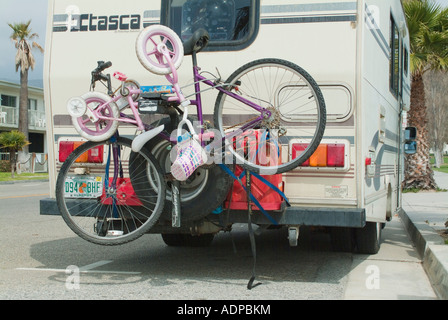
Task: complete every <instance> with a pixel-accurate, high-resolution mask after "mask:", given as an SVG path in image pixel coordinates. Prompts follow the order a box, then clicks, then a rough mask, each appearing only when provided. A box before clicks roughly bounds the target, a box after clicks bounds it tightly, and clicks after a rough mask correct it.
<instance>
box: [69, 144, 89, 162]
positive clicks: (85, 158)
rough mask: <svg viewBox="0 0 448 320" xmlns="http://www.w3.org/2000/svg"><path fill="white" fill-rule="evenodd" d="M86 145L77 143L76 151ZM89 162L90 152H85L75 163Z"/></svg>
mask: <svg viewBox="0 0 448 320" xmlns="http://www.w3.org/2000/svg"><path fill="white" fill-rule="evenodd" d="M83 143H84V141H75V142H74V144H73V147H74V148H75V149H76V148H78V147H79V146H80V145H82V144H83ZM88 160H89V153H88V151H86V152H84V153H83V154H82V155H80V156H79V157H78V159H76V161H75V162H78V163H79V162H87V161H88Z"/></svg>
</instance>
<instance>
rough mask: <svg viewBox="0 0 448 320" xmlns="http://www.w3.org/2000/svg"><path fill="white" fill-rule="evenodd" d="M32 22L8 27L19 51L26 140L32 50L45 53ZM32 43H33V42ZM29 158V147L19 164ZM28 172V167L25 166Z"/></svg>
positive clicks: (21, 114) (21, 115)
mask: <svg viewBox="0 0 448 320" xmlns="http://www.w3.org/2000/svg"><path fill="white" fill-rule="evenodd" d="M30 24H31V20H29V21H28V22H26V23H15V24H10V23H8V25H9V26H10V27H11V29H12V30H13V33H12V34H11V37H10V38H11V39H12V41H13V42H14V44H15V47H16V49H17V54H16V59H15V64H16V72H17V71H18V70H19V69H20V98H19V128H18V129H19V131H21V132H23V133H24V134H25V138H26V140H28V139H29V134H28V70H29V68H30V67H31V69H34V66H35V64H36V61H35V60H34V56H33V53H32V48H37V49H39V50H40V52H42V53H43V52H44V49H42V47H41V46H40V45H39V44H38V43H36V42H34V41H32V40H33V39H34V38H37V37H39V36H38V34H37V33H33V32H32V30H31V28H30ZM31 41H32V42H31ZM27 158H28V147H25V148H23V152H20V153H19V162H24V160H26V159H27ZM25 170H26V166H25Z"/></svg>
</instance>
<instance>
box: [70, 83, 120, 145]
mask: <svg viewBox="0 0 448 320" xmlns="http://www.w3.org/2000/svg"><path fill="white" fill-rule="evenodd" d="M81 98H82V99H84V101H85V102H86V104H87V108H90V109H94V108H95V107H97V106H98V105H102V104H104V103H107V102H108V101H110V100H111V98H110V97H109V96H108V95H106V94H104V93H101V92H93V91H92V92H87V93H86V94H84V95H82V96H81ZM101 113H102V115H104V116H107V117H112V118H114V119H117V118H119V117H120V111H119V110H118V107H117V105H116V104H115V103H114V102H109V103H108V105H107V106H106V107H105V108H104V109H103V110H102V111H101ZM72 123H73V126H74V127H75V129H76V131H77V132H78V133H79V135H80V136H81V137H83V138H85V139H87V140H89V141H104V140H107V139H109V138H110V137H112V136H113V135H114V133H115V132H116V131H117V129H118V125H119V123H118V121H117V120H101V119H100V120H98V121H97V122H92V121H91V119H90V118H89V116H88V115H87V114H84V115H83V116H81V117H72Z"/></svg>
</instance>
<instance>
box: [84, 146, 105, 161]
mask: <svg viewBox="0 0 448 320" xmlns="http://www.w3.org/2000/svg"><path fill="white" fill-rule="evenodd" d="M103 154H104V146H102V145H101V146H98V147H95V148H92V149H90V150H89V155H88V157H87V162H90V163H103Z"/></svg>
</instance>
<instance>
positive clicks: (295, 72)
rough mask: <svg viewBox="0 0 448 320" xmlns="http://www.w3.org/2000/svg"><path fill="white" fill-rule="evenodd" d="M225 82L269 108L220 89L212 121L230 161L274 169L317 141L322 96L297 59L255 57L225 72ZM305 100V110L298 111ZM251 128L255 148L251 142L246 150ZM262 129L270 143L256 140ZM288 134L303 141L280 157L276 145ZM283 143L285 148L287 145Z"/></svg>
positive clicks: (291, 163) (262, 170)
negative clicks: (258, 108) (293, 152)
mask: <svg viewBox="0 0 448 320" xmlns="http://www.w3.org/2000/svg"><path fill="white" fill-rule="evenodd" d="M224 86H225V88H226V89H227V90H228V91H230V92H233V93H236V94H238V95H240V96H243V97H244V98H245V99H246V100H249V101H251V102H252V103H254V104H256V105H259V106H261V107H263V108H265V109H264V110H268V111H269V113H270V114H269V113H267V112H265V111H264V112H265V113H264V115H262V113H261V112H259V111H255V109H253V108H252V107H249V106H248V105H246V104H243V103H240V102H239V101H237V100H236V99H234V98H232V97H230V96H229V95H228V94H226V93H224V92H220V93H219V94H218V97H217V99H216V103H215V110H214V124H215V127H216V128H217V129H218V130H219V131H220V133H221V135H222V136H223V137H225V136H226V135H227V136H226V138H225V148H226V150H227V151H229V152H230V154H232V157H233V159H232V161H233V162H234V163H236V164H238V165H241V166H242V167H243V168H245V169H247V170H249V171H252V172H255V173H259V174H265V175H270V174H279V173H284V172H287V171H290V170H292V169H294V168H296V167H297V166H299V165H300V164H302V163H303V162H305V161H306V160H307V159H308V158H309V157H310V156H311V155H312V154H313V153H314V151H315V150H316V149H317V147H318V146H319V143H320V141H321V140H322V137H323V134H324V131H325V126H326V108H325V100H324V97H323V94H322V92H321V90H320V88H319V86H318V84H317V83H316V81H315V80H314V79H313V78H312V77H311V75H310V74H309V73H308V72H306V71H305V70H304V69H302V68H301V67H299V66H298V65H296V64H294V63H292V62H289V61H286V60H281V59H271V58H266V59H260V60H254V61H252V62H249V63H247V64H245V65H243V66H242V67H240V68H239V69H237V70H236V71H235V72H234V73H233V74H232V75H230V77H229V78H228V80H227V81H226V82H225V84H224ZM292 101H293V102H292ZM305 106H306V110H302V111H303V112H302V113H300V112H299V111H301V110H300V109H301V108H303V109H305ZM261 116H264V118H263V119H262V120H260V121H258V122H257V123H256V124H255V125H254V124H252V125H251V127H249V128H248V129H247V128H245V127H244V126H245V125H246V126H247V125H248V123H250V122H251V121H255V119H257V118H259V117H261ZM252 129H258V131H259V132H258V133H257V135H258V138H257V139H258V140H256V141H257V142H256V143H255V144H256V145H257V146H256V148H253V147H252V146H251V147H250V148H252V149H250V150H249V148H248V146H249V145H250V144H251V142H250V139H251V138H252V137H251V134H255V132H253V131H252V132H251V131H250V130H252ZM281 130H283V131H281ZM285 131H286V132H285ZM280 133H282V134H283V135H284V137H283V136H280ZM229 134H230V138H229ZM262 134H264V135H266V138H265V141H269V142H270V143H269V144H268V143H265V144H264V146H261V143H260V141H262V139H261V138H260V136H259V135H262ZM268 137H269V138H268ZM231 139H232V140H231ZM244 139H246V140H247V139H249V142H244ZM292 139H296V140H297V141H298V140H307V142H308V146H307V147H306V149H305V150H304V151H303V152H302V153H301V154H300V155H298V156H297V157H296V158H294V159H292V156H291V153H290V152H288V154H287V155H286V157H285V154H286V153H285V152H284V151H283V152H281V151H280V150H284V147H282V148H280V147H279V146H280V145H282V146H284V145H287V144H288V143H289V141H291V140H292ZM238 144H240V147H241V148H238ZM286 148H287V149H286V150H289V149H288V146H286ZM241 149H244V151H243V152H242V151H241ZM263 149H266V150H263ZM248 150H249V151H248ZM260 150H261V151H262V152H259V151H260ZM249 153H251V155H250V156H249ZM276 153H278V155H275V154H276ZM282 153H283V157H281V155H282ZM282 158H283V159H282ZM285 158H286V159H287V161H284V160H285Z"/></svg>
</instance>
